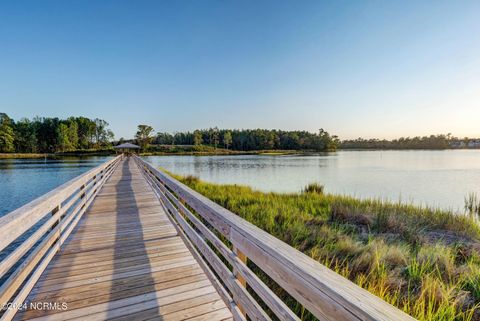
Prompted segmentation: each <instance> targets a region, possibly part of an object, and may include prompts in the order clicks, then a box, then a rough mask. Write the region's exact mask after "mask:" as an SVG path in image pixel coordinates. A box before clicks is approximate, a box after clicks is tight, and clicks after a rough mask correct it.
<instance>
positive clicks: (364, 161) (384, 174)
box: [145, 150, 480, 211]
mask: <svg viewBox="0 0 480 321" xmlns="http://www.w3.org/2000/svg"><path fill="white" fill-rule="evenodd" d="M145 159H146V160H147V161H149V162H151V163H153V164H154V165H156V166H160V167H163V168H165V169H167V170H169V171H171V172H173V173H177V174H182V175H187V174H191V175H196V176H199V177H200V178H201V179H203V180H206V181H210V182H216V183H227V184H244V185H250V186H252V187H254V188H256V189H259V190H262V191H277V192H298V191H300V190H301V189H302V188H303V187H304V186H305V185H306V184H308V183H311V182H320V183H322V184H324V185H325V186H326V190H327V191H328V192H332V193H340V194H348V195H353V196H357V197H377V198H383V199H390V200H393V201H398V200H401V201H403V202H413V203H415V204H421V205H429V206H440V207H442V208H450V209H454V210H456V211H462V210H463V206H464V197H465V196H466V195H467V194H468V193H470V192H477V193H480V183H479V182H480V151H478V150H448V151H340V152H336V153H325V154H319V155H308V156H300V155H294V156H266V155H259V156H252V155H247V156H150V157H145Z"/></svg>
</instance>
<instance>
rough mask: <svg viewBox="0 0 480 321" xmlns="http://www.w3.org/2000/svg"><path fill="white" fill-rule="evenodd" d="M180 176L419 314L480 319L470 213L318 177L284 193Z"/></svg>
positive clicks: (478, 247)
mask: <svg viewBox="0 0 480 321" xmlns="http://www.w3.org/2000/svg"><path fill="white" fill-rule="evenodd" d="M180 180H181V181H182V182H183V183H185V184H187V185H188V186H190V187H192V188H193V189H195V190H197V191H198V192H200V193H202V194H203V195H205V196H207V197H208V198H210V199H212V200H213V201H215V202H217V203H218V204H220V205H222V206H224V207H226V208H228V209H229V210H231V211H233V212H234V213H237V214H238V215H240V216H241V217H243V218H244V219H246V220H248V221H250V222H251V223H253V224H255V225H257V226H259V227H260V228H262V229H263V230H265V231H267V232H268V233H271V234H273V235H274V236H276V237H277V238H279V239H281V240H283V241H285V242H286V243H288V244H290V245H291V246H293V247H295V248H297V249H298V250H300V251H302V252H303V253H305V254H307V255H309V256H311V257H312V258H313V259H315V260H318V261H319V262H320V263H322V264H324V265H326V266H328V267H330V268H331V269H333V270H335V271H336V272H337V273H340V274H341V275H343V276H345V277H347V278H349V279H350V280H352V281H353V282H355V283H356V284H358V285H359V286H361V287H363V288H365V289H367V290H368V291H370V292H372V293H374V294H375V295H377V296H379V297H380V298H382V299H384V300H385V301H387V302H389V303H391V304H393V305H395V306H397V307H399V308H400V309H402V310H404V311H405V312H407V313H409V314H410V315H412V316H414V317H416V318H417V319H419V320H445V321H446V320H480V312H479V311H477V310H478V308H479V306H480V228H479V225H478V224H477V223H476V222H475V221H474V220H473V218H469V217H466V216H458V215H455V214H453V213H451V212H448V211H442V210H435V209H428V208H420V207H416V206H412V205H402V204H396V203H386V202H382V201H379V200H358V199H355V198H352V197H346V196H338V195H330V194H324V193H323V189H322V188H321V187H320V186H315V185H312V186H310V187H308V188H306V189H305V191H304V192H303V193H297V194H279V193H262V192H258V191H254V190H252V189H251V188H249V187H246V186H238V185H216V184H211V183H206V182H202V181H200V180H198V179H197V178H195V177H183V178H180ZM264 279H266V278H265V277H264ZM266 280H267V279H266ZM267 282H268V281H267ZM273 287H274V286H273ZM274 288H275V287H274ZM276 291H277V293H278V294H279V295H280V296H281V297H283V298H284V299H285V300H286V301H287V302H289V304H290V305H291V306H292V307H293V308H294V309H295V310H296V312H298V313H299V315H302V311H301V310H300V308H298V307H296V305H295V302H294V301H292V300H291V299H290V298H288V296H286V295H285V293H283V292H282V290H281V289H276ZM289 300H290V301H289ZM303 318H304V319H305V320H309V319H313V318H312V316H311V315H308V314H307V315H305V314H303Z"/></svg>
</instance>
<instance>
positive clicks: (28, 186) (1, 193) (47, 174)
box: [0, 157, 107, 216]
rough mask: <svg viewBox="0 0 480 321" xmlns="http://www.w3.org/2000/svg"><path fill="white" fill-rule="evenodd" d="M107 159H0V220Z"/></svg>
mask: <svg viewBox="0 0 480 321" xmlns="http://www.w3.org/2000/svg"><path fill="white" fill-rule="evenodd" d="M106 159H107V157H88V158H65V159H47V160H44V159H0V216H2V215H4V214H6V213H8V212H10V211H12V210H14V209H16V208H18V207H20V206H22V205H24V204H26V203H28V202H30V201H32V200H34V199H35V198H37V197H39V196H41V195H43V194H45V193H46V192H48V191H50V190H52V189H54V188H55V187H57V186H59V185H61V184H63V183H65V182H67V181H69V180H70V179H72V178H74V177H75V176H78V175H80V174H82V173H84V172H86V171H88V170H89V169H91V168H92V167H95V166H97V165H99V164H100V163H102V162H104V161H105V160H106Z"/></svg>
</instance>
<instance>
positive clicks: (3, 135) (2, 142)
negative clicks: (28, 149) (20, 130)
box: [0, 113, 15, 153]
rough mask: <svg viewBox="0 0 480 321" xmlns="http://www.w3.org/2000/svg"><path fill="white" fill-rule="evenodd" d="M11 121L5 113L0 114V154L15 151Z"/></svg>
mask: <svg viewBox="0 0 480 321" xmlns="http://www.w3.org/2000/svg"><path fill="white" fill-rule="evenodd" d="M13 126H14V124H13V121H12V119H11V118H10V117H8V115H7V114H5V113H0V152H3V153H8V152H13V151H15V145H14V141H15V133H14V130H13Z"/></svg>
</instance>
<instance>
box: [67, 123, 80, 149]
mask: <svg viewBox="0 0 480 321" xmlns="http://www.w3.org/2000/svg"><path fill="white" fill-rule="evenodd" d="M67 123H68V140H69V142H70V144H71V149H77V148H78V124H77V122H76V121H75V119H74V118H73V117H71V118H69V119H68V121H67Z"/></svg>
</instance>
